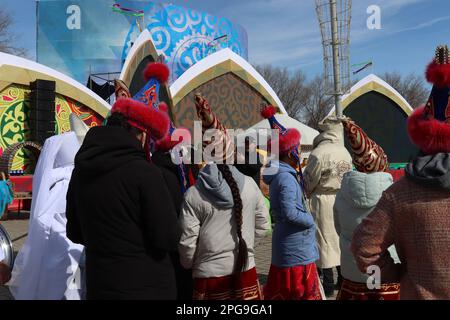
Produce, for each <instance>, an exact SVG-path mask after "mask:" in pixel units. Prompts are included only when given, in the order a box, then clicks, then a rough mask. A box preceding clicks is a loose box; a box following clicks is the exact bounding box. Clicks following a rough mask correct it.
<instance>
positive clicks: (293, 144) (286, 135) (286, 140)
mask: <svg viewBox="0 0 450 320" xmlns="http://www.w3.org/2000/svg"><path fill="white" fill-rule="evenodd" d="M275 113H276V109H275V107H274V106H266V107H264V108H263V110H262V111H261V115H262V117H263V118H264V119H267V120H268V121H269V123H270V127H271V128H272V129H275V130H278V131H279V137H278V146H279V153H280V155H287V154H289V153H290V152H292V151H295V150H296V149H297V148H298V147H299V145H300V139H301V134H300V132H299V131H298V130H297V129H295V128H289V129H286V128H285V127H283V125H282V124H281V123H279V122H278V120H277V119H276V118H275Z"/></svg>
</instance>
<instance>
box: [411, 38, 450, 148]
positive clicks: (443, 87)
mask: <svg viewBox="0 0 450 320" xmlns="http://www.w3.org/2000/svg"><path fill="white" fill-rule="evenodd" d="M426 78H427V80H428V82H430V83H432V84H433V88H432V90H431V94H430V97H429V99H428V102H427V103H426V105H425V106H423V107H421V108H418V109H416V110H415V111H414V112H413V114H412V115H411V116H410V117H409V118H408V134H409V136H410V138H411V140H412V141H413V143H414V144H416V145H417V146H418V147H419V148H420V149H421V150H422V152H424V153H426V154H436V153H440V152H444V153H448V152H450V55H449V50H448V47H447V46H438V47H437V49H436V55H435V59H434V60H433V61H432V62H431V63H430V64H429V65H428V67H427V70H426Z"/></svg>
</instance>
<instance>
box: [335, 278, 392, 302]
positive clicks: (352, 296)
mask: <svg viewBox="0 0 450 320" xmlns="http://www.w3.org/2000/svg"><path fill="white" fill-rule="evenodd" d="M336 300H400V284H399V283H387V284H381V288H380V289H373V290H370V289H368V288H367V285H366V284H365V283H359V282H353V281H350V280H347V279H343V281H342V286H341V290H339V293H338V295H337V297H336Z"/></svg>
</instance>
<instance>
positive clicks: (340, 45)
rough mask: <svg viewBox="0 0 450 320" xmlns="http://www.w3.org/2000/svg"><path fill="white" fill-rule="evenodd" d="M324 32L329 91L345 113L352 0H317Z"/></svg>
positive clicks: (318, 15)
mask: <svg viewBox="0 0 450 320" xmlns="http://www.w3.org/2000/svg"><path fill="white" fill-rule="evenodd" d="M315 1H316V12H317V18H318V19H319V25H320V32H321V35H322V46H323V62H324V81H325V86H324V87H325V90H326V93H327V94H329V95H333V96H334V97H335V106H336V114H337V115H338V117H341V116H342V108H341V96H342V95H343V94H344V93H345V92H346V91H347V90H349V89H350V86H351V80H350V22H351V12H352V1H351V0H315Z"/></svg>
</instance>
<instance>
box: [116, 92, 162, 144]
mask: <svg viewBox="0 0 450 320" xmlns="http://www.w3.org/2000/svg"><path fill="white" fill-rule="evenodd" d="M115 112H117V113H120V114H122V115H123V116H124V117H125V118H126V119H127V121H128V123H129V124H130V125H131V126H133V127H135V128H137V129H139V130H142V131H144V132H147V133H149V134H150V135H151V136H153V137H154V138H155V139H161V138H163V137H164V136H165V135H166V134H167V132H168V131H169V117H168V116H167V114H166V113H165V112H161V111H158V110H156V109H153V108H149V107H148V106H146V105H145V104H143V103H142V102H139V101H136V100H133V99H128V98H121V99H119V100H117V101H116V103H114V105H113V107H112V109H111V113H115Z"/></svg>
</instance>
